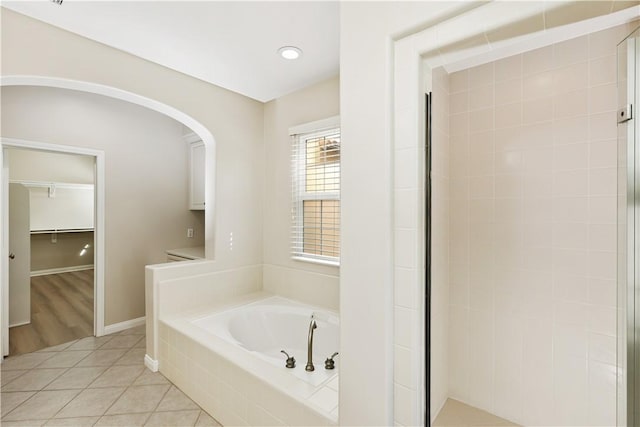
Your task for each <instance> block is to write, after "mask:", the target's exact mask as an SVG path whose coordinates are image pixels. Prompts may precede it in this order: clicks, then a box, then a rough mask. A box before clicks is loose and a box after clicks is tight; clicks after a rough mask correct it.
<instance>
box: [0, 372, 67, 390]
mask: <svg viewBox="0 0 640 427" xmlns="http://www.w3.org/2000/svg"><path fill="white" fill-rule="evenodd" d="M65 371H66V369H65V368H58V369H34V370H32V371H29V372H27V373H26V374H23V375H21V376H20V377H18V378H16V379H15V380H13V381H11V382H10V383H9V384H7V385H6V386H4V387H2V391H39V390H42V389H43V388H45V387H46V386H47V385H48V384H49V383H50V382H52V381H53V380H55V379H56V378H58V377H59V376H60V375H62V374H63V373H64V372H65Z"/></svg>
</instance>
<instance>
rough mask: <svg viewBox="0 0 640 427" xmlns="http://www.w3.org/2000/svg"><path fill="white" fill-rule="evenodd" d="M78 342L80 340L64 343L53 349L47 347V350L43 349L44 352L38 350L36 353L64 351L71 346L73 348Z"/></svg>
mask: <svg viewBox="0 0 640 427" xmlns="http://www.w3.org/2000/svg"><path fill="white" fill-rule="evenodd" d="M77 341H78V340H73V341H69V342H65V343H62V344H58V345H54V346H53V347H46V348H43V349H42V350H38V351H37V352H36V353H43V352H49V351H63V350H66V349H67V348H69V347H70V346H72V345H73V344H75V343H76V342H77Z"/></svg>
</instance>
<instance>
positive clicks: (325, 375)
mask: <svg viewBox="0 0 640 427" xmlns="http://www.w3.org/2000/svg"><path fill="white" fill-rule="evenodd" d="M313 313H315V316H314V318H315V320H316V325H317V328H316V329H315V330H314V333H313V359H312V360H313V363H314V365H315V367H316V370H315V371H313V372H307V371H305V369H304V368H305V365H306V363H307V353H308V351H307V339H308V335H309V324H310V321H311V315H312V314H313ZM193 324H194V325H196V326H198V327H200V328H202V329H204V330H205V331H207V332H210V333H212V334H214V335H216V336H218V337H220V338H222V339H224V340H225V341H227V342H229V343H232V344H236V345H238V346H240V347H242V348H244V349H245V350H247V351H249V352H251V353H252V354H254V355H256V356H257V357H260V358H261V359H263V360H266V361H267V362H269V363H271V364H272V365H273V366H275V367H278V368H282V369H284V370H285V371H286V372H289V373H291V374H293V375H296V376H297V377H298V378H301V379H302V380H304V381H306V382H308V383H309V384H312V385H319V384H321V383H323V382H325V381H327V380H329V379H331V378H333V377H334V376H335V375H337V373H338V367H339V365H340V363H339V359H340V357H339V355H338V356H337V357H335V358H334V361H335V369H333V370H327V369H325V368H324V361H325V360H326V359H327V358H328V357H331V355H332V354H333V353H335V352H337V351H338V349H339V347H340V338H339V336H340V335H339V334H340V329H339V317H338V315H337V314H336V313H333V312H330V311H327V310H320V309H317V308H313V307H310V306H306V305H303V304H301V303H298V302H294V301H291V300H288V299H286V298H282V297H277V296H274V297H270V298H266V299H263V300H260V301H257V302H255V303H251V304H247V305H243V306H241V307H237V308H233V309H230V310H227V311H224V312H221V313H217V314H212V315H208V316H205V317H203V318H200V319H197V320H194V321H193ZM282 350H284V351H286V352H287V353H288V354H289V355H290V356H293V357H295V359H296V367H295V368H293V369H289V368H286V367H285V362H286V356H285V355H284V354H283V353H281V351H282Z"/></svg>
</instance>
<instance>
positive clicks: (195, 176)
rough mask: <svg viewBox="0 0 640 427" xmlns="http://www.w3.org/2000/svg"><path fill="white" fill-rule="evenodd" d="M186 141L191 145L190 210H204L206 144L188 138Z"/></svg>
mask: <svg viewBox="0 0 640 427" xmlns="http://www.w3.org/2000/svg"><path fill="white" fill-rule="evenodd" d="M185 139H186V140H187V142H188V143H189V209H191V210H204V187H205V176H204V170H205V166H204V164H205V160H204V159H205V146H204V142H202V140H200V139H197V140H195V141H194V138H189V137H188V136H187V137H185Z"/></svg>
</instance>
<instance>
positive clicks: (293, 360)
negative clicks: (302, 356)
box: [280, 350, 296, 369]
mask: <svg viewBox="0 0 640 427" xmlns="http://www.w3.org/2000/svg"><path fill="white" fill-rule="evenodd" d="M280 353H284V354H285V356H287V361H286V362H285V366H286V367H287V368H289V369H292V368H295V367H296V358H295V357H293V356H289V353H287V352H286V351H284V350H280Z"/></svg>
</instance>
